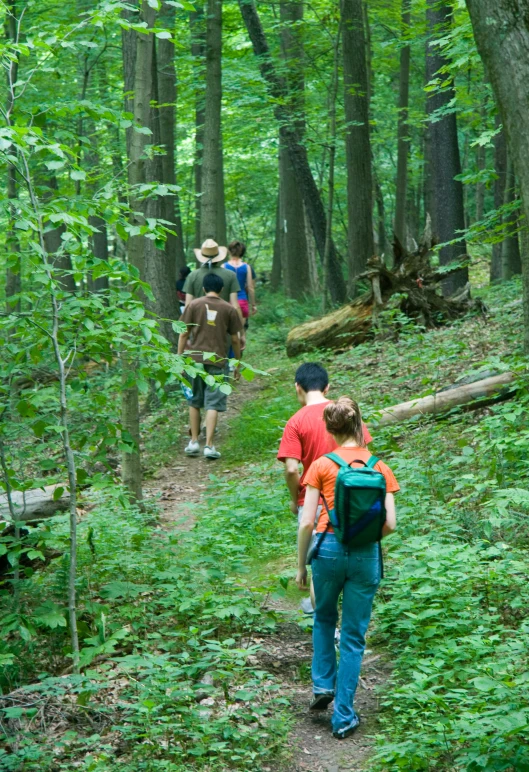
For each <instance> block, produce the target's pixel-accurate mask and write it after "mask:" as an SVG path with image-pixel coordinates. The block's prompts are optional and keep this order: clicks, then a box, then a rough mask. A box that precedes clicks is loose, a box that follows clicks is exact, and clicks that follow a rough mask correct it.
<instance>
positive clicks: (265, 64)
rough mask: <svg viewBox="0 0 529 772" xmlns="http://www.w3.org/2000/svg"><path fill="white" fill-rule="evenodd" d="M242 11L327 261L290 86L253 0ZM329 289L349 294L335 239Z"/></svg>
mask: <svg viewBox="0 0 529 772" xmlns="http://www.w3.org/2000/svg"><path fill="white" fill-rule="evenodd" d="M239 7H240V9H241V14H242V17H243V19H244V23H245V25H246V29H247V30H248V35H249V37H250V40H251V41H252V46H253V50H254V53H255V55H256V56H257V58H258V61H259V68H260V71H261V75H262V76H263V79H264V80H265V82H266V84H267V86H268V91H269V94H270V96H271V98H272V100H273V102H274V111H275V116H276V118H277V120H278V122H279V126H280V129H279V131H280V138H281V142H282V143H284V144H285V145H286V147H288V152H289V155H290V158H291V161H292V167H293V169H294V171H295V174H296V180H297V184H298V186H299V187H300V189H301V191H302V195H303V200H304V202H305V206H306V208H307V212H308V215H309V218H310V223H311V227H312V232H313V234H314V239H315V241H316V248H317V250H318V254H319V256H320V260H321V261H323V259H324V254H325V234H326V230H327V228H326V216H325V209H324V206H323V201H322V198H321V194H320V191H319V189H318V186H317V185H316V182H315V180H314V176H313V174H312V170H311V168H310V165H309V160H308V156H307V149H306V147H305V145H304V144H303V142H302V140H301V138H300V137H299V134H298V132H297V130H296V128H295V126H294V125H293V121H292V115H291V114H290V110H289V108H288V101H289V100H288V90H287V85H286V83H285V81H284V80H283V79H282V78H280V77H279V76H278V75H277V72H276V68H275V66H274V63H273V60H272V56H271V53H270V48H269V45H268V41H267V39H266V35H265V33H264V30H263V27H262V24H261V20H260V18H259V14H258V13H257V9H256V7H255V4H254V2H253V1H252V0H250V2H248V0H239ZM328 289H329V292H330V296H331V299H332V300H333V302H338V303H342V302H343V301H344V300H345V297H346V291H345V284H344V280H343V274H342V269H341V266H340V261H339V258H338V253H337V251H336V246H335V244H334V241H333V240H332V239H331V242H330V254H329V273H328Z"/></svg>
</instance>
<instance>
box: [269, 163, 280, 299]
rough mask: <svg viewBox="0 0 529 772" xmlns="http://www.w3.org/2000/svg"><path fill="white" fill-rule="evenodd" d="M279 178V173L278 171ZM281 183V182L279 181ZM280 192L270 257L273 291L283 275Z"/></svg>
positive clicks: (275, 290) (276, 288) (278, 285)
mask: <svg viewBox="0 0 529 772" xmlns="http://www.w3.org/2000/svg"><path fill="white" fill-rule="evenodd" d="M280 179H281V173H280ZM279 184H281V182H280V183H279ZM280 199H281V193H280V192H279V190H278V193H277V204H276V228H275V236H274V253H273V257H272V271H271V272H270V284H271V287H272V289H273V290H274V292H277V290H278V289H279V288H280V287H281V283H282V276H283V263H282V260H281V203H280Z"/></svg>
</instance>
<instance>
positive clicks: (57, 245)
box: [42, 174, 77, 292]
mask: <svg viewBox="0 0 529 772" xmlns="http://www.w3.org/2000/svg"><path fill="white" fill-rule="evenodd" d="M45 184H46V186H47V190H45V191H44V193H43V194H42V200H43V201H44V202H47V201H50V200H51V199H53V198H54V197H55V196H56V195H57V194H58V192H59V186H58V185H57V178H56V176H55V175H54V174H52V175H51V176H50V178H49V179H48V180H47V181H46V183H45ZM65 230H66V229H65V226H64V225H59V226H58V227H54V226H51V227H49V225H47V230H46V231H45V233H44V248H45V249H46V252H47V254H48V255H50V257H51V263H52V264H53V267H54V271H55V276H56V279H57V282H58V283H59V284H60V286H61V288H62V289H63V290H65V291H66V292H75V291H76V289H77V287H76V285H75V279H74V277H73V273H72V259H71V257H70V255H69V253H68V252H67V251H66V250H65V249H64V246H63V240H62V234H63V233H64V232H65Z"/></svg>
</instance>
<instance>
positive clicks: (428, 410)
mask: <svg viewBox="0 0 529 772" xmlns="http://www.w3.org/2000/svg"><path fill="white" fill-rule="evenodd" d="M515 378H516V376H515V374H514V373H511V372H507V373H502V374H501V375H494V376H492V377H489V378H484V379H483V380H480V381H475V382H474V383H466V384H464V385H463V386H455V387H453V388H449V389H446V390H444V391H438V392H436V393H435V394H430V395H429V396H428V397H418V398H417V399H412V400H410V401H409V402H401V403H400V404H399V405H393V407H387V408H384V410H381V411H380V413H378V414H377V415H376V416H374V417H373V418H374V420H375V422H376V426H387V425H388V424H395V423H400V422H401V421H406V420H408V419H409V418H413V417H414V416H416V415H431V414H434V415H435V414H437V413H446V412H447V411H448V410H451V409H452V408H454V407H460V406H463V405H466V406H472V407H480V406H481V405H482V404H483V402H482V400H484V399H487V398H488V400H489V401H491V402H498V401H500V400H502V399H506V398H508V397H510V396H512V395H513V394H515V392H516V387H515V385H514V382H515ZM478 400H479V401H478Z"/></svg>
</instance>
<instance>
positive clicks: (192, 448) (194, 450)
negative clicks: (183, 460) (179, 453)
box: [184, 440, 200, 456]
mask: <svg viewBox="0 0 529 772" xmlns="http://www.w3.org/2000/svg"><path fill="white" fill-rule="evenodd" d="M184 453H185V454H186V456H198V454H199V453H200V445H199V444H198V442H193V440H189V445H187V447H186V449H185V450H184Z"/></svg>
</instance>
